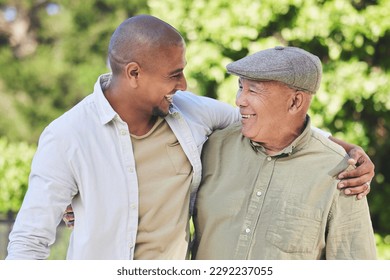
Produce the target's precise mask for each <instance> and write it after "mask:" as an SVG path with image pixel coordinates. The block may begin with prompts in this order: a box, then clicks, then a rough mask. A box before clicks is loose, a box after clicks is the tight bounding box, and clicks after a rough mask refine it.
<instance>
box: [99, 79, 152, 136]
mask: <svg viewBox="0 0 390 280" xmlns="http://www.w3.org/2000/svg"><path fill="white" fill-rule="evenodd" d="M104 94H105V96H106V98H107V100H108V102H109V103H110V105H111V107H112V108H113V109H114V111H115V112H117V113H118V115H119V116H120V118H121V119H122V120H123V121H124V122H126V124H127V126H128V128H129V131H130V133H131V134H133V135H136V136H142V135H145V134H146V133H148V132H149V131H150V130H151V129H152V128H153V126H154V124H155V123H156V120H157V117H156V116H153V115H152V114H151V113H150V114H146V113H145V112H141V111H140V110H139V109H138V105H137V104H136V103H135V102H133V101H132V100H131V99H130V98H128V97H127V96H131V94H128V93H127V92H126V91H124V90H122V89H121V88H118V87H115V84H114V83H111V84H110V86H109V87H107V88H106V89H105V90H104Z"/></svg>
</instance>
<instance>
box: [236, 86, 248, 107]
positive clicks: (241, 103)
mask: <svg viewBox="0 0 390 280" xmlns="http://www.w3.org/2000/svg"><path fill="white" fill-rule="evenodd" d="M247 105H248V102H247V99H246V94H245V93H244V91H243V90H242V89H239V90H238V91H237V95H236V106H237V107H245V106H247Z"/></svg>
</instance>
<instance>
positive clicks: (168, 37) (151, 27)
mask: <svg viewBox="0 0 390 280" xmlns="http://www.w3.org/2000/svg"><path fill="white" fill-rule="evenodd" d="M177 45H184V40H183V38H182V36H181V35H180V33H179V32H178V31H177V30H176V29H175V28H173V27H172V26H171V25H169V24H168V23H166V22H164V21H162V20H160V19H158V18H156V17H153V16H149V15H138V16H134V17H131V18H129V19H127V20H125V21H124V22H123V23H122V24H121V25H119V27H118V28H117V29H116V30H115V32H114V34H113V35H112V37H111V40H110V45H109V48H108V58H109V62H110V66H111V69H112V72H113V73H114V74H117V73H120V72H121V71H122V69H123V67H124V66H125V65H126V64H128V63H129V62H137V63H138V64H140V65H141V66H143V67H146V68H147V67H149V64H150V63H151V62H153V61H154V59H153V58H154V57H155V56H157V55H159V50H161V49H162V48H163V47H170V46H177ZM160 55H161V53H160Z"/></svg>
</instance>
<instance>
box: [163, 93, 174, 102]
mask: <svg viewBox="0 0 390 280" xmlns="http://www.w3.org/2000/svg"><path fill="white" fill-rule="evenodd" d="M173 96H174V94H167V95H165V99H166V100H167V101H168V103H172V102H173Z"/></svg>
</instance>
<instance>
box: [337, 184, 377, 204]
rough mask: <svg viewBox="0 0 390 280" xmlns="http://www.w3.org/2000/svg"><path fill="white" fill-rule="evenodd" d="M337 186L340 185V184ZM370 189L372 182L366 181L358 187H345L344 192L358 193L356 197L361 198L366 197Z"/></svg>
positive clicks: (348, 193)
mask: <svg viewBox="0 0 390 280" xmlns="http://www.w3.org/2000/svg"><path fill="white" fill-rule="evenodd" d="M340 183H341V182H340ZM340 183H339V184H340ZM337 187H339V185H338V186H337ZM370 190H371V187H370V183H369V182H366V183H364V184H362V185H359V186H356V187H353V188H343V192H344V194H346V195H356V198H357V199H359V200H360V199H362V198H363V197H365V196H366V195H368V193H369V192H370Z"/></svg>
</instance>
